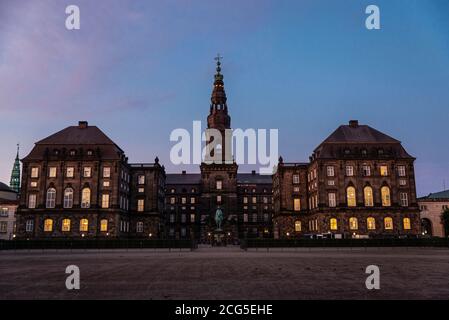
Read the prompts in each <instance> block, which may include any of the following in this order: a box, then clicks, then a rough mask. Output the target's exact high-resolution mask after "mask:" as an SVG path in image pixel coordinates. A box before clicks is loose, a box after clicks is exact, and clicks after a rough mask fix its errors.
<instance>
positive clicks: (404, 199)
mask: <svg viewBox="0 0 449 320" xmlns="http://www.w3.org/2000/svg"><path fill="white" fill-rule="evenodd" d="M399 199H400V201H401V206H403V207H407V206H408V195H407V193H406V192H401V193H400V194H399Z"/></svg>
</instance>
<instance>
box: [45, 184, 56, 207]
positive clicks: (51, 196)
mask: <svg viewBox="0 0 449 320" xmlns="http://www.w3.org/2000/svg"><path fill="white" fill-rule="evenodd" d="M55 204H56V189H55V188H49V189H48V190H47V201H46V203H45V206H46V207H47V208H54V207H55Z"/></svg>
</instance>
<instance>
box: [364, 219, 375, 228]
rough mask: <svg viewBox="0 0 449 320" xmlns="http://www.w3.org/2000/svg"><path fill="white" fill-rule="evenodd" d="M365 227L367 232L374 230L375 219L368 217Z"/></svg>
mask: <svg viewBox="0 0 449 320" xmlns="http://www.w3.org/2000/svg"><path fill="white" fill-rule="evenodd" d="M366 226H367V228H368V230H376V219H374V218H373V217H368V218H367V219H366Z"/></svg>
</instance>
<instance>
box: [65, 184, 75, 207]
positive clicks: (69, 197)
mask: <svg viewBox="0 0 449 320" xmlns="http://www.w3.org/2000/svg"><path fill="white" fill-rule="evenodd" d="M71 207H73V189H72V188H66V189H65V190H64V208H71Z"/></svg>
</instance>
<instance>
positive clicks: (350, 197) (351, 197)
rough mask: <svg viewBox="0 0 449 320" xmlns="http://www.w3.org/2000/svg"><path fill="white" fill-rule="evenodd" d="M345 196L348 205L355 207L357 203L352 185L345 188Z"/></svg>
mask: <svg viewBox="0 0 449 320" xmlns="http://www.w3.org/2000/svg"><path fill="white" fill-rule="evenodd" d="M346 198H347V203H348V207H355V206H356V205H357V204H356V198H355V188H354V187H348V188H347V189H346Z"/></svg>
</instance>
